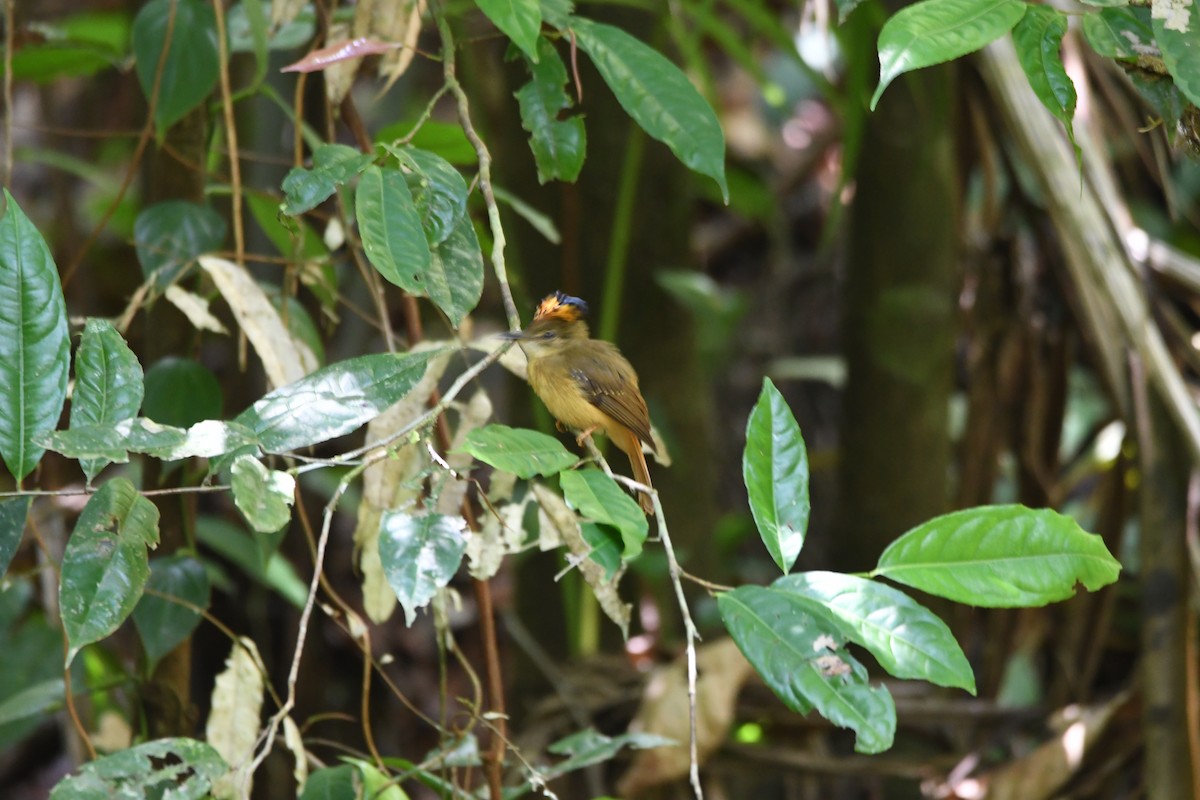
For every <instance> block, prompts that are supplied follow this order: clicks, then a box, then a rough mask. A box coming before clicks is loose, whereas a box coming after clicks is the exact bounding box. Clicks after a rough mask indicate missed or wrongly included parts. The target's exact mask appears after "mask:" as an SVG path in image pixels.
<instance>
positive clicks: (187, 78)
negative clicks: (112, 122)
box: [133, 0, 221, 136]
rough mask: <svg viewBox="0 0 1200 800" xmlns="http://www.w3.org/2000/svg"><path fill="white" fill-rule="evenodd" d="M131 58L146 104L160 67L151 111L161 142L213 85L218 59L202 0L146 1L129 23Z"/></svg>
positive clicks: (213, 23)
mask: <svg viewBox="0 0 1200 800" xmlns="http://www.w3.org/2000/svg"><path fill="white" fill-rule="evenodd" d="M168 36H169V37H170V38H169V39H168ZM168 41H169V42H170V46H169V48H168V49H167V54H166V57H165V58H164V57H163V48H164V47H167V42H168ZM133 55H134V58H135V59H136V60H137V63H136V67H137V75H138V81H139V82H140V83H141V84H142V91H143V92H145V93H146V97H147V98H151V97H153V96H154V87H155V82H156V80H158V74H159V63H160V62H161V63H162V78H161V80H158V95H157V103H156V104H155V107H154V124H155V127H156V128H157V129H158V135H159V136H162V135H163V133H164V132H165V131H166V130H167V128H169V127H171V126H172V125H174V124H175V123H176V122H178V121H179V120H180V119H182V118H183V116H184V114H187V113H188V112H189V111H191V110H192V109H193V108H195V107H196V106H198V105H200V103H201V102H202V101H203V100H204V98H206V97H208V94H209V92H211V91H212V90H213V87H214V86H216V85H217V78H218V77H219V74H220V73H219V70H220V66H221V59H220V54H219V50H218V45H217V18H216V15H215V14H214V13H213V10H212V7H211V6H210V5H209V4H208V3H205V2H203V0H150V2H148V3H146V5H144V6H142V10H141V11H139V12H138V15H137V17H136V18H135V19H134V21H133Z"/></svg>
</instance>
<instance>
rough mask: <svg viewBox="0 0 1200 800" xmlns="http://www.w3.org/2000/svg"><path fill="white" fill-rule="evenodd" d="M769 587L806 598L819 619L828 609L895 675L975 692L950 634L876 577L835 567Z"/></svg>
mask: <svg viewBox="0 0 1200 800" xmlns="http://www.w3.org/2000/svg"><path fill="white" fill-rule="evenodd" d="M771 588H773V589H778V590H780V591H785V592H791V593H792V594H795V595H797V596H798V597H801V598H804V599H806V600H808V601H809V602H808V604H807V605H806V608H807V609H808V611H809V612H810V613H811V614H813V616H815V617H817V618H818V619H820V618H822V617H824V616H826V615H831V616H833V617H834V618H835V619H836V621H837V623H838V624H839V625H840V628H841V631H842V633H843V634H844V635H845V636H847V637H848V638H849V639H850V641H852V642H855V643H856V644H860V645H862V646H863V647H865V648H866V649H867V650H869V651H870V652H871V655H873V656H875V659H876V660H877V661H878V662H879V665H880V666H881V667H883V668H884V669H886V670H887V671H888V672H890V673H891V674H892V675H894V676H895V677H897V678H913V679H917V680H924V681H929V682H930V683H936V684H937V685H938V686H950V687H955V688H959V689H966V690H967V691H968V692H970V693H971V694H974V693H975V673H974V672H973V671H972V670H971V665H970V663H969V662H968V661H967V657H966V656H965V655H963V651H962V648H961V647H959V646H958V641H957V640H955V638H954V634H952V633H951V632H950V629H949V628H948V627H947V626H946V623H944V622H942V620H941V619H939V618H938V617H937V615H935V614H934V613H933V612H932V611H930V610H929V609H927V608H925V606H923V605H921V604H920V603H918V602H916V601H915V600H913V599H912V598H910V597H909V596H908V595H906V594H904V593H903V592H901V591H899V590H897V589H894V588H892V587H891V586H888V585H886V584H883V583H879V582H877V581H870V580H865V579H863V578H859V577H856V576H854V575H843V574H842V573H839V572H802V573H800V574H798V575H785V576H783V577H782V578H779V579H778V580H776V581H775V582H774V583H773V584H771Z"/></svg>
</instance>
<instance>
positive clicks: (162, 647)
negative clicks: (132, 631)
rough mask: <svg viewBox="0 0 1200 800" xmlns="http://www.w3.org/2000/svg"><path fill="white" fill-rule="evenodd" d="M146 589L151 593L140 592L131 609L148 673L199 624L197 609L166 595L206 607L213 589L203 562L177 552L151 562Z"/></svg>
mask: <svg viewBox="0 0 1200 800" xmlns="http://www.w3.org/2000/svg"><path fill="white" fill-rule="evenodd" d="M146 589H147V590H153V592H154V593H151V592H150V591H147V592H146V593H145V594H143V595H142V599H141V600H139V601H138V604H137V607H136V608H134V609H133V624H134V625H135V626H137V631H138V635H139V636H140V637H141V638H142V647H143V649H144V650H145V651H146V672H147V673H148V674H149V673H151V672H153V671H154V665H155V664H157V663H158V661H159V659H161V658H162V657H163V656H165V655H166V654H167V653H169V652H171V651H172V650H174V649H175V648H176V647H177V646H178V645H179V643H180V642H183V641H184V640H186V639H187V638H188V637H189V636H191V635H192V631H194V630H196V627H197V626H198V625H199V624H200V619H201V617H200V614H199V613H198V612H197V611H194V610H192V609H191V608H188V607H187V606H185V605H182V604H180V603H177V602H174V601H172V600H170V599H169V598H172V597H173V598H178V599H179V600H182V601H184V602H186V603H190V604H191V605H193V606H196V607H198V608H208V605H209V598H210V594H211V591H212V588H211V586H210V585H209V581H208V571H207V570H206V569H204V565H203V564H201V563H200V562H199V561H197V560H196V559H195V558H194V557H192V556H189V555H185V554H182V553H176V554H175V555H172V556H167V557H166V558H156V559H153V560H152V561H151V562H150V580H149V581H148V582H147V583H146ZM159 595H165V596H163V597H160V596H159Z"/></svg>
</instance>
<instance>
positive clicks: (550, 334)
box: [542, 331, 554, 341]
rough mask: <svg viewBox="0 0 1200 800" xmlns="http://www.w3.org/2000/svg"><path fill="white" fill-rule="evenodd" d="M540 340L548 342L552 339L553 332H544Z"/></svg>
mask: <svg viewBox="0 0 1200 800" xmlns="http://www.w3.org/2000/svg"><path fill="white" fill-rule="evenodd" d="M542 338H543V339H545V340H546V341H550V340H551V339H553V338H554V331H546V332H545V333H543V334H542Z"/></svg>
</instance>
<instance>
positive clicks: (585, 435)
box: [575, 425, 600, 447]
mask: <svg viewBox="0 0 1200 800" xmlns="http://www.w3.org/2000/svg"><path fill="white" fill-rule="evenodd" d="M599 427H600V426H599V425H593V426H592V427H590V428H588V429H587V430H585V431H582V432H580V433H579V434H578V435H577V436H576V437H575V444H577V445H579V446H580V447H583V443H584V442H586V441H587V440H588V439H590V438H592V434H593V433H594V432H595V431H596V430H598V429H599Z"/></svg>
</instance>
